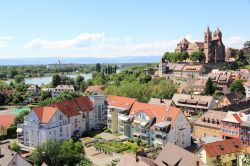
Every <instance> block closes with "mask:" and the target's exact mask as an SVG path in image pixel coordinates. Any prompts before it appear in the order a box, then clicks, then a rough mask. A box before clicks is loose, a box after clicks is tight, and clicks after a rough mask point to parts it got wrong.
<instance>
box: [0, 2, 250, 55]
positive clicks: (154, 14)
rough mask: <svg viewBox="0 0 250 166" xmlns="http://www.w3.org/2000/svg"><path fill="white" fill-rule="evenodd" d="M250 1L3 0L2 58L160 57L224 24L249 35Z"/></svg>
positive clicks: (230, 34) (229, 37)
mask: <svg viewBox="0 0 250 166" xmlns="http://www.w3.org/2000/svg"><path fill="white" fill-rule="evenodd" d="M249 16H250V0H88V1H87V0H10V1H6V0H0V59H5V58H37V57H39V58H41V57H43V58H44V57H45V58H46V57H59V58H60V57H96V58H106V57H107V58H113V57H127V56H156V55H157V56H159V55H163V54H164V52H165V51H174V49H175V46H176V44H177V43H178V42H179V41H180V40H181V39H182V38H183V37H186V38H187V39H188V40H190V41H203V35H204V31H205V30H206V28H207V26H208V25H209V27H210V30H212V31H215V30H216V28H217V27H219V28H220V29H221V31H222V33H223V42H224V44H225V46H226V47H235V48H241V47H242V45H243V43H244V42H245V41H246V40H250V30H249V28H250V21H249V20H250V18H249Z"/></svg>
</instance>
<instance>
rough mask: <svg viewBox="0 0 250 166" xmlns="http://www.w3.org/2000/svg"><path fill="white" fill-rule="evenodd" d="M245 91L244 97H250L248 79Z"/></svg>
mask: <svg viewBox="0 0 250 166" xmlns="http://www.w3.org/2000/svg"><path fill="white" fill-rule="evenodd" d="M245 93H246V98H247V99H248V98H250V80H248V81H247V83H246V85H245Z"/></svg>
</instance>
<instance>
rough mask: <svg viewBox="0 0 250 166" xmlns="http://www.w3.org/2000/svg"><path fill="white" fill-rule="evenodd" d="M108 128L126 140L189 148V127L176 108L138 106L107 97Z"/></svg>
mask: <svg viewBox="0 0 250 166" xmlns="http://www.w3.org/2000/svg"><path fill="white" fill-rule="evenodd" d="M107 102H108V123H107V124H108V128H109V129H110V130H111V131H112V132H113V133H120V134H123V135H125V136H127V137H128V138H132V139H138V138H140V139H141V140H142V141H143V142H144V143H147V144H151V145H154V146H163V145H165V143H167V142H171V143H174V144H176V145H178V146H180V147H188V146H190V145H191V136H190V135H191V126H190V124H189V123H188V121H187V119H186V118H185V116H184V114H183V113H182V112H181V111H180V110H179V109H178V108H176V107H169V106H163V105H156V104H148V103H140V102H137V101H136V100H135V99H132V98H126V97H119V96H108V97H107Z"/></svg>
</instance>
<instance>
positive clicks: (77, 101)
mask: <svg viewBox="0 0 250 166" xmlns="http://www.w3.org/2000/svg"><path fill="white" fill-rule="evenodd" d="M92 108H93V103H92V101H91V100H90V99H89V98H88V97H87V96H84V97H77V98H74V99H72V100H67V101H61V102H56V103H53V104H52V105H49V106H41V107H35V108H33V109H32V110H31V112H30V113H29V114H28V115H27V116H26V117H25V119H24V123H23V124H18V126H17V127H18V128H17V139H18V140H19V141H20V142H21V143H23V144H24V145H27V146H32V147H35V146H37V145H39V144H42V143H43V142H45V141H48V140H67V139H69V138H71V137H72V136H74V137H79V136H80V135H81V134H82V133H83V132H84V131H86V130H87V126H86V125H87V124H88V122H89V119H88V114H89V112H93V111H92Z"/></svg>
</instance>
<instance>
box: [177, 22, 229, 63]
mask: <svg viewBox="0 0 250 166" xmlns="http://www.w3.org/2000/svg"><path fill="white" fill-rule="evenodd" d="M175 51H176V52H184V51H187V52H188V53H189V54H191V53H192V52H195V51H202V52H204V53H205V63H216V62H224V61H225V46H224V44H223V43H222V33H221V31H220V29H219V28H217V30H216V31H215V32H214V33H212V32H211V31H210V29H209V27H207V30H206V31H205V32H204V42H194V43H191V42H189V41H188V40H187V39H185V38H184V39H183V40H181V41H180V43H178V44H177V47H176V49H175Z"/></svg>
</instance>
